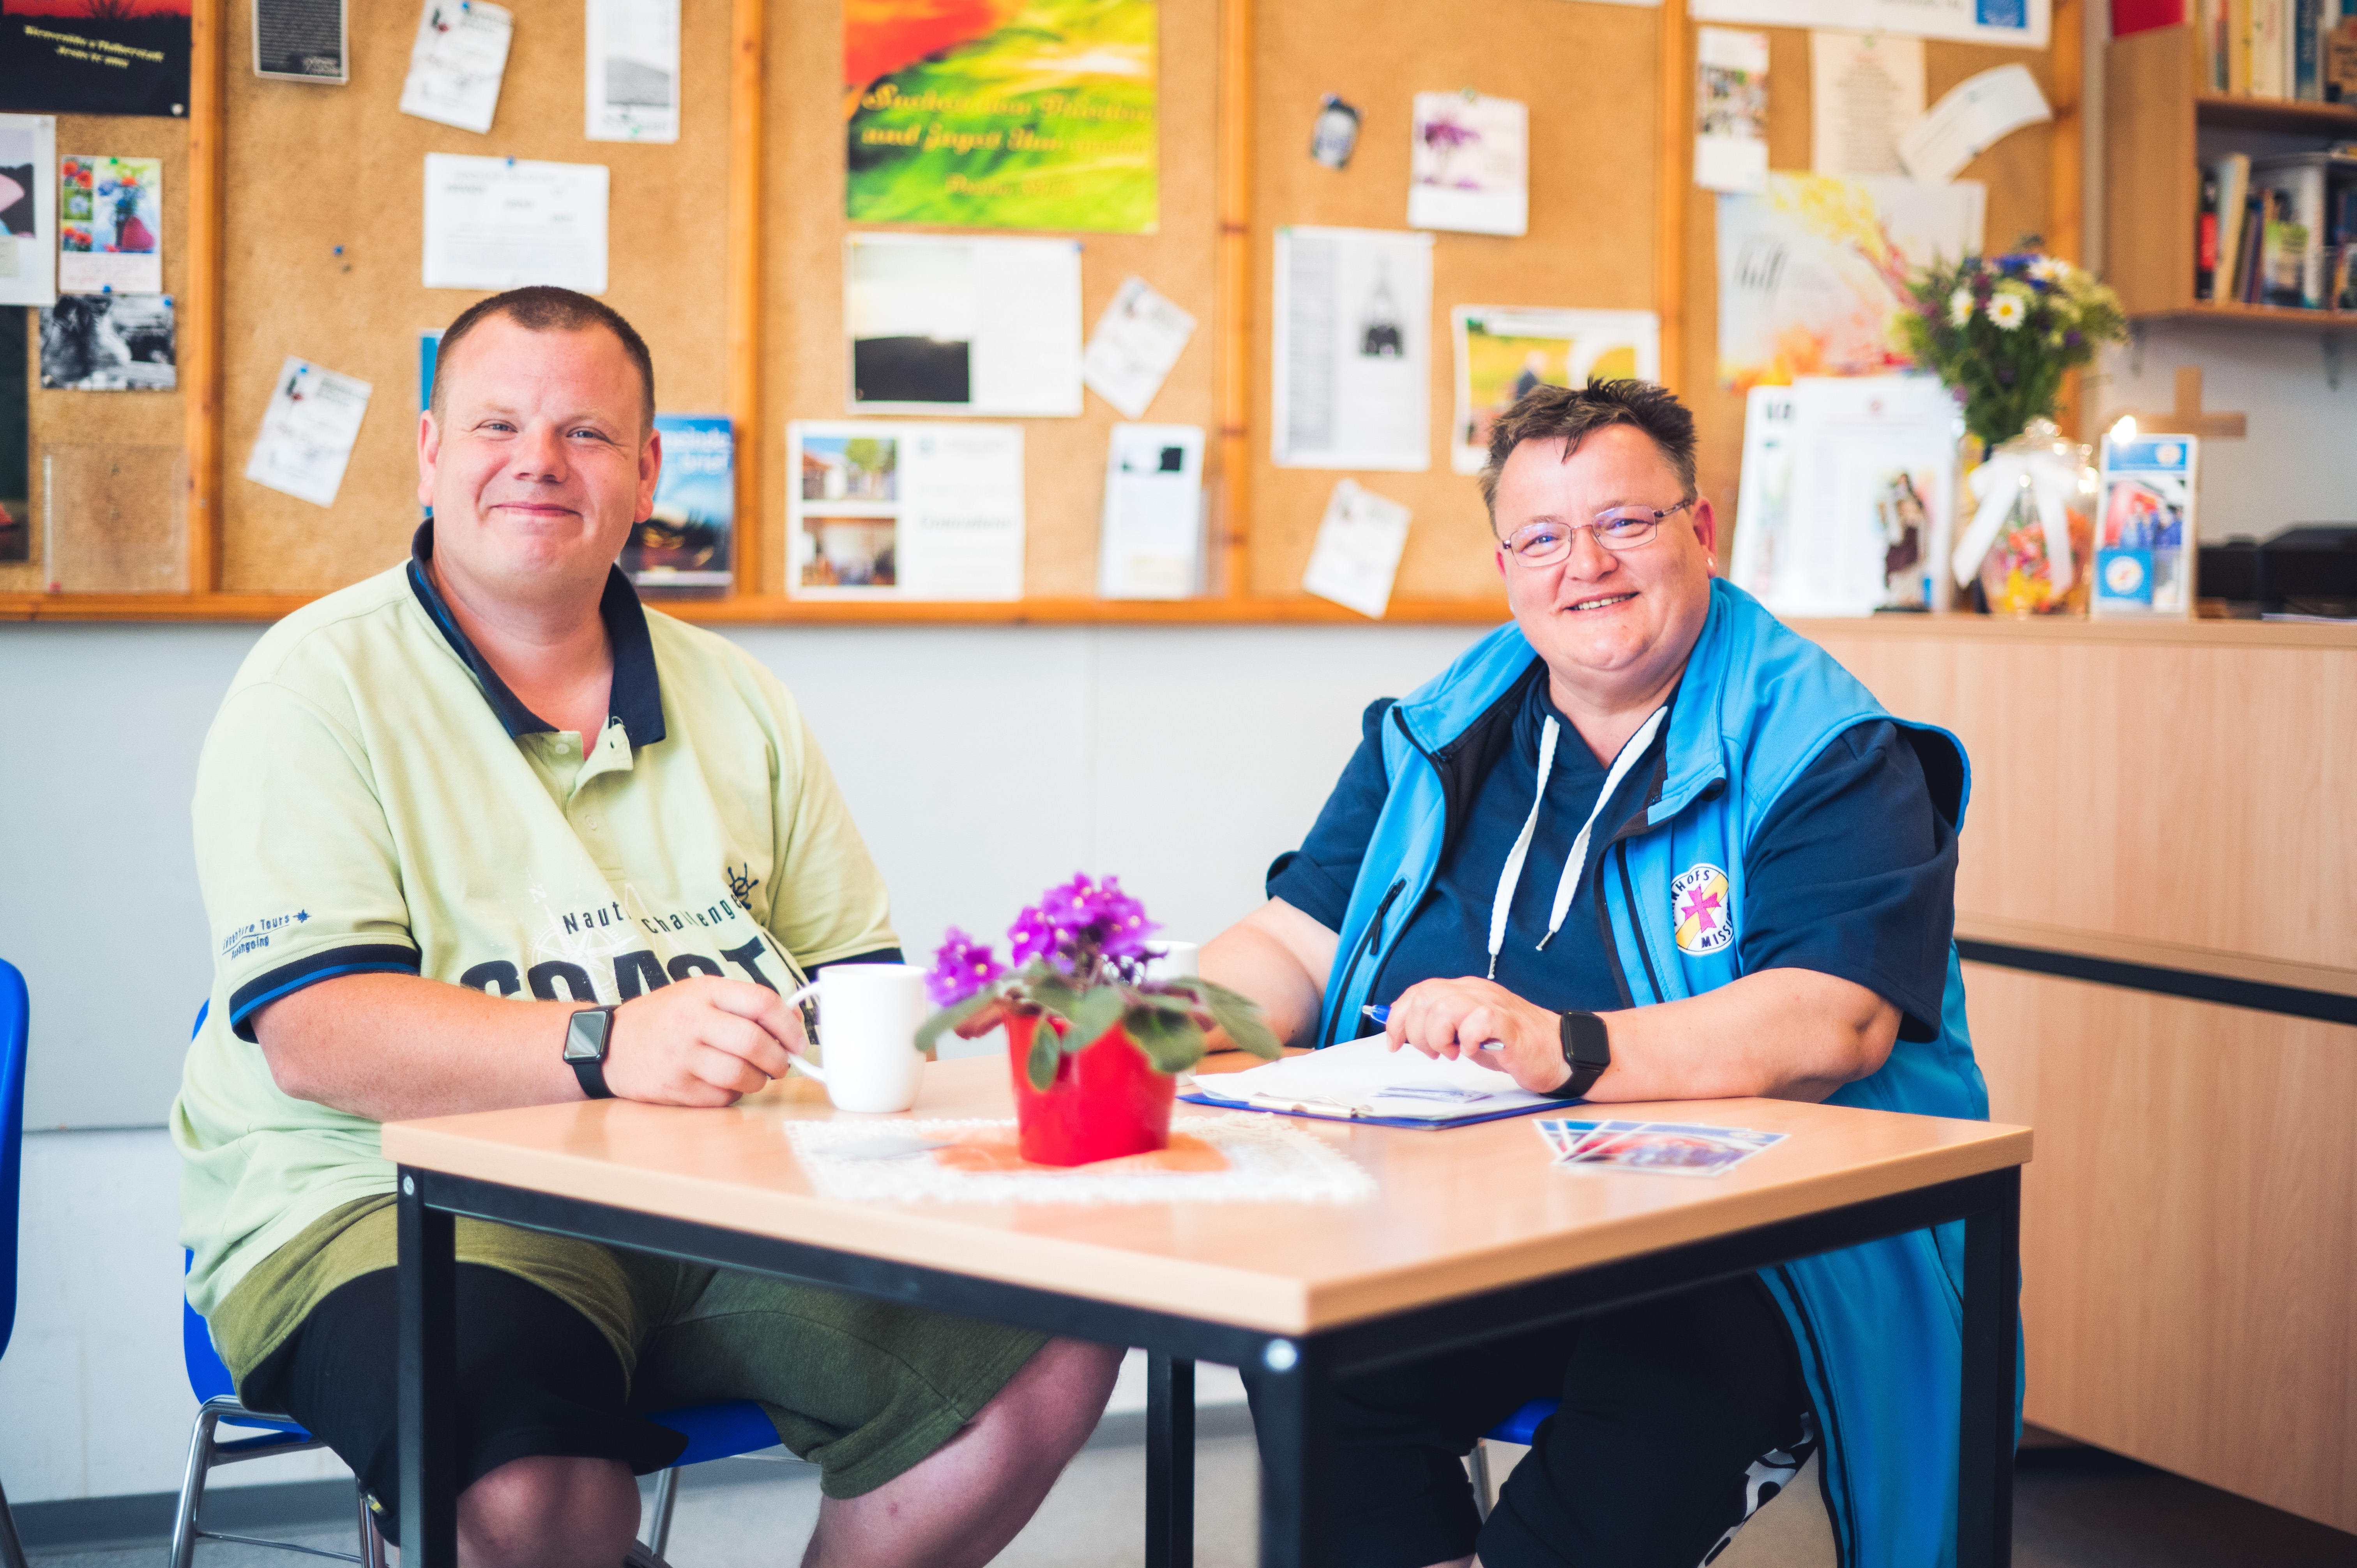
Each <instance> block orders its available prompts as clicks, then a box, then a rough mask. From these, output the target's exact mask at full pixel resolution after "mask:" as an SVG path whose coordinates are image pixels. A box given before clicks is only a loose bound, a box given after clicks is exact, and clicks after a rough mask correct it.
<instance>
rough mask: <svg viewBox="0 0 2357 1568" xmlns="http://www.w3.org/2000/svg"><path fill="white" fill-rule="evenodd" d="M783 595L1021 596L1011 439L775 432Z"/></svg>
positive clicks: (1019, 497)
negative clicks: (781, 464) (780, 468)
mask: <svg viewBox="0 0 2357 1568" xmlns="http://www.w3.org/2000/svg"><path fill="white" fill-rule="evenodd" d="M786 471H787V473H788V474H789V475H791V476H792V478H791V479H790V480H789V488H788V489H787V491H786V537H787V549H788V551H789V559H788V561H787V563H786V591H787V592H788V593H790V594H792V595H794V596H796V597H798V598H813V599H879V598H880V599H1019V598H1021V597H1022V596H1023V427H1022V426H1021V425H1019V424H898V423H894V422H891V421H886V420H796V421H794V422H793V423H791V424H788V425H787V426H786Z"/></svg>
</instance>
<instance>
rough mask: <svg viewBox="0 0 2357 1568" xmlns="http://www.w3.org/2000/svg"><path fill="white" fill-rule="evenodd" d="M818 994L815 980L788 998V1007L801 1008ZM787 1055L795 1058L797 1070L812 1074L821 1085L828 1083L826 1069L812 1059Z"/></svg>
mask: <svg viewBox="0 0 2357 1568" xmlns="http://www.w3.org/2000/svg"><path fill="white" fill-rule="evenodd" d="M817 993H818V982H817V981H815V980H813V981H812V982H811V983H809V984H808V985H805V986H803V987H802V989H801V990H800V991H797V992H795V993H793V994H792V995H791V996H789V997H787V998H786V1005H787V1006H789V1007H799V1006H801V1005H802V1001H803V999H804V998H806V997H809V996H813V995H815V994H817ZM786 1054H787V1055H788V1056H791V1058H794V1059H793V1065H794V1066H795V1067H796V1068H799V1069H801V1070H802V1071H803V1072H806V1073H808V1074H810V1076H811V1077H813V1078H814V1079H817V1080H818V1081H819V1082H821V1083H824V1082H825V1081H826V1069H824V1068H823V1067H821V1066H819V1065H818V1064H817V1063H816V1062H814V1061H813V1060H811V1059H810V1058H808V1057H806V1056H804V1055H802V1052H800V1051H789V1052H787V1053H786Z"/></svg>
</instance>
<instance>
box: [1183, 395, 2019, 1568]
mask: <svg viewBox="0 0 2357 1568" xmlns="http://www.w3.org/2000/svg"><path fill="white" fill-rule="evenodd" d="M1480 483H1481V490H1482V496H1483V499H1485V500H1486V501H1487V502H1488V503H1489V507H1490V514H1491V525H1492V528H1493V531H1494V533H1495V536H1496V538H1497V540H1498V547H1497V561H1498V569H1499V570H1500V572H1501V573H1502V574H1503V575H1504V577H1505V583H1506V595H1507V601H1508V603H1509V605H1510V606H1511V607H1512V610H1513V616H1514V620H1513V624H1512V625H1511V626H1504V627H1501V628H1498V629H1497V630H1496V631H1495V632H1492V633H1491V634H1490V635H1488V636H1487V637H1484V638H1483V639H1481V640H1480V641H1479V642H1477V643H1476V644H1474V646H1473V647H1472V648H1471V649H1470V650H1469V651H1467V652H1466V653H1465V654H1464V655H1463V656H1462V657H1461V658H1459V659H1458V660H1457V661H1456V662H1455V663H1454V664H1452V665H1450V666H1449V667H1448V669H1447V670H1445V671H1442V672H1441V673H1440V674H1439V675H1437V677H1435V678H1434V679H1433V680H1432V681H1430V682H1427V683H1426V685H1424V686H1423V687H1421V688H1420V689H1418V690H1417V691H1416V692H1415V693H1412V694H1411V695H1409V696H1408V697H1407V698H1405V700H1403V701H1400V702H1397V703H1394V702H1391V701H1388V700H1386V701H1383V702H1379V703H1375V704H1374V705H1373V706H1372V707H1370V708H1369V709H1368V710H1367V713H1366V716H1365V720H1364V738H1363V739H1362V741H1361V745H1360V747H1359V750H1358V753H1357V755H1356V756H1354V757H1352V758H1351V763H1350V766H1349V767H1348V768H1346V769H1345V770H1344V772H1343V775H1342V778H1341V780H1340V783H1339V784H1338V785H1337V786H1336V787H1335V789H1334V793H1333V795H1332V796H1331V797H1330V798H1329V800H1328V801H1327V803H1326V806H1325V809H1324V810H1323V811H1321V812H1320V813H1319V814H1318V821H1317V823H1316V825H1315V826H1314V827H1312V829H1311V830H1310V832H1309V836H1308V839H1307V840H1306V841H1305V842H1304V843H1303V844H1302V847H1301V849H1300V850H1299V851H1297V852H1296V853H1293V854H1286V855H1284V856H1281V857H1280V858H1279V859H1278V860H1277V862H1276V863H1275V865H1273V866H1272V867H1271V868H1270V872H1269V878H1268V892H1269V902H1268V903H1267V904H1266V905H1265V906H1263V907H1262V908H1260V909H1258V910H1256V911H1254V913H1253V914H1252V915H1251V916H1249V917H1248V918H1245V919H1244V920H1243V921H1242V922H1241V923H1240V924H1238V925H1237V926H1235V927H1233V928H1232V929H1230V930H1229V931H1228V932H1227V933H1225V934H1224V935H1223V936H1222V937H1221V938H1220V939H1219V940H1217V941H1216V942H1213V943H1212V944H1211V945H1210V946H1208V947H1207V948H1206V949H1205V950H1204V952H1203V955H1202V964H1203V972H1205V973H1206V974H1207V975H1211V976H1212V977H1213V978H1216V979H1219V980H1222V981H1224V982H1225V983H1228V984H1230V985H1232V986H1234V987H1236V988H1237V989H1239V990H1242V991H1243V992H1245V993H1248V994H1250V995H1252V996H1253V997H1254V998H1255V999H1256V1000H1257V1001H1259V1002H1260V1004H1262V1006H1263V1007H1264V1008H1265V1009H1266V1011H1267V1013H1268V1015H1269V1017H1270V1020H1271V1022H1272V1023H1273V1024H1274V1025H1275V1026H1276V1027H1277V1028H1278V1030H1279V1032H1280V1033H1281V1034H1284V1035H1286V1036H1287V1037H1288V1038H1289V1039H1290V1040H1291V1041H1292V1042H1293V1043H1296V1044H1305V1045H1319V1046H1323V1045H1330V1044H1332V1043H1334V1042H1336V1041H1339V1040H1347V1039H1351V1038H1354V1037H1356V1036H1359V1035H1361V1033H1364V1032H1365V1029H1364V1026H1361V1023H1360V1019H1361V1008H1362V1007H1363V1006H1365V1005H1367V1004H1376V1003H1381V1004H1388V1005H1389V1007H1390V1015H1389V1021H1388V1024H1387V1026H1386V1027H1387V1031H1388V1033H1389V1035H1390V1036H1391V1040H1392V1043H1393V1045H1394V1047H1402V1048H1406V1047H1412V1048H1414V1049H1416V1050H1421V1051H1424V1052H1426V1053H1428V1054H1431V1055H1436V1056H1457V1055H1459V1054H1463V1055H1466V1056H1469V1057H1470V1058H1473V1059H1475V1060H1478V1061H1481V1062H1484V1063H1485V1064H1488V1065H1491V1066H1493V1067H1495V1068H1497V1069H1499V1070H1501V1071H1503V1072H1507V1073H1511V1074H1512V1076H1513V1078H1514V1079H1515V1081H1516V1082H1518V1083H1519V1084H1521V1085H1522V1086H1523V1087H1524V1088H1526V1089H1531V1090H1540V1091H1543V1092H1546V1093H1551V1094H1556V1095H1559V1096H1562V1097H1564V1098H1566V1099H1570V1098H1578V1097H1584V1098H1586V1099H1587V1100H1590V1101H1599V1102H1609V1101H1658V1100H1682V1099H1715V1098H1721V1097H1727V1096H1738V1095H1773V1096H1781V1097H1784V1098H1790V1099H1799V1100H1813V1101H1836V1102H1839V1103H1842V1104H1849V1105H1865V1106H1873V1107H1878V1108H1880V1109H1884V1110H1893V1111H1912V1112H1925V1113H1929V1114H1936V1115H1942V1116H1958V1117H1974V1118H1986V1115H1987V1095H1986V1090H1985V1089H1984V1087H1983V1085H1982V1082H1981V1076H1980V1071H1979V1069H1977V1068H1976V1067H1975V1065H1974V1062H1973V1056H1972V1046H1971V1042H1970V1040H1969V1038H1968V1037H1967V1036H1966V1033H1965V1028H1964V992H1963V985H1962V981H1961V978H1960V974H1959V971H1958V969H1957V965H1956V962H1955V958H1954V953H1953V943H1952V936H1953V925H1954V898H1953V894H1954V883H1955V867H1956V834H1957V831H1958V830H1959V828H1960V827H1961V826H1962V824H1963V821H1964V796H1965V791H1966V771H1965V761H1964V752H1963V748H1962V747H1961V746H1958V745H1957V743H1956V741H1955V739H1954V737H1953V736H1950V735H1948V734H1947V733H1946V732H1944V731H1942V730H1938V729H1934V728H1932V727H1930V726H1928V725H1910V724H1907V723H1904V722H1901V721H1899V720H1895V719H1893V718H1892V717H1891V716H1890V715H1889V714H1886V713H1884V712H1883V710H1882V709H1881V707H1880V706H1879V705H1878V703H1876V702H1875V700H1874V698H1873V697H1872V696H1871V695H1870V694H1869V693H1867V690H1866V689H1865V688H1864V687H1863V686H1861V685H1860V684H1859V683H1858V682H1857V681H1856V680H1855V679H1853V678H1852V677H1851V676H1850V675H1849V673H1848V672H1847V671H1845V670H1843V669H1842V668H1841V666H1840V665H1838V664H1836V663H1835V661H1834V660H1832V659H1831V658H1829V657H1827V656H1826V655H1825V654H1824V652H1823V651H1822V650H1819V649H1818V648H1817V647H1815V645H1813V644H1812V643H1810V642H1807V641H1805V640H1803V639H1801V638H1799V637H1797V636H1795V635H1793V634H1792V632H1790V631H1788V630H1786V629H1785V628H1783V627H1782V626H1781V625H1779V624H1778V623H1777V621H1776V620H1775V619H1774V618H1772V617H1770V615H1769V614H1768V613H1767V612H1766V611H1765V610H1763V609H1761V608H1760V606H1759V604H1758V603H1757V602H1756V601H1755V600H1753V599H1752V598H1751V597H1750V596H1748V595H1746V594H1745V593H1743V592H1742V591H1741V590H1740V589H1738V588H1736V587H1734V586H1733V585H1730V584H1728V583H1726V582H1724V581H1720V580H1718V579H1717V578H1716V577H1715V576H1714V575H1713V569H1714V567H1715V565H1716V557H1715V554H1714V551H1715V548H1716V545H1717V523H1716V521H1715V520H1714V518H1713V516H1712V512H1711V506H1710V502H1709V501H1708V500H1706V499H1703V498H1702V497H1701V496H1700V495H1698V494H1697V492H1696V489H1695V435H1694V420H1693V416H1692V415H1691V414H1690V413H1687V411H1686V410H1685V409H1684V407H1682V406H1681V405H1680V404H1679V403H1678V402H1677V401H1676V400H1675V399H1674V398H1673V397H1672V396H1670V394H1669V393H1667V392H1664V391H1663V390H1662V389H1661V388H1659V387H1656V386H1652V385H1650V384H1646V383H1641V382H1636V381H1605V382H1595V383H1591V384H1590V385H1589V386H1587V388H1586V389H1584V390H1579V391H1572V390H1567V389H1565V388H1561V387H1541V388H1539V389H1537V390H1536V391H1534V392H1531V393H1530V394H1528V395H1527V396H1525V397H1524V398H1523V399H1522V400H1521V401H1520V402H1519V403H1516V404H1515V405H1514V407H1513V408H1512V410H1511V411H1510V412H1509V413H1507V414H1506V415H1505V416H1504V417H1502V418H1501V419H1500V420H1498V421H1497V422H1496V424H1494V426H1493V427H1492V431H1491V441H1490V456H1489V464H1488V466H1487V467H1485V468H1484V469H1483V471H1482V474H1481V479H1480ZM1488 1042H1495V1043H1496V1046H1495V1047H1494V1048H1489V1049H1483V1048H1480V1047H1483V1045H1484V1044H1485V1043H1488ZM1440 1135H1442V1136H1446V1134H1440ZM1962 1263H1963V1248H1962V1235H1961V1229H1960V1228H1958V1227H1949V1228H1945V1229H1943V1230H1942V1231H1921V1232H1917V1233H1915V1234H1912V1235H1909V1236H1903V1237H1899V1238H1895V1239H1893V1240H1887V1241H1880V1242H1875V1243H1872V1244H1870V1245H1867V1246H1863V1247H1857V1248H1851V1249H1848V1250H1846V1251H1840V1252H1835V1253H1830V1254H1827V1255H1825V1256H1824V1257H1819V1258H1813V1259H1809V1260H1806V1261H1804V1262H1798V1263H1793V1264H1789V1265H1786V1266H1784V1267H1781V1268H1777V1269H1772V1270H1767V1271H1763V1272H1762V1273H1759V1274H1757V1275H1747V1276H1745V1277H1743V1278H1741V1279H1738V1280H1736V1281H1733V1282H1727V1283H1720V1284H1716V1285H1710V1286H1705V1287H1702V1288H1700V1289H1697V1290H1694V1291H1690V1292H1687V1293H1685V1294H1682V1295H1679V1296H1676V1297H1673V1298H1671V1299H1669V1300H1666V1301H1662V1302H1655V1303H1649V1304H1646V1305H1641V1306H1637V1307H1631V1308H1628V1309H1624V1310H1622V1311H1620V1312H1616V1313H1611V1314H1609V1315H1605V1316H1598V1317H1593V1318H1588V1319H1585V1320H1582V1321H1581V1322H1580V1323H1578V1324H1577V1325H1576V1326H1574V1327H1572V1328H1570V1329H1567V1330H1566V1329H1550V1330H1547V1331H1544V1332H1542V1333H1537V1334H1533V1335H1528V1336H1524V1337H1521V1338H1518V1339H1515V1340H1512V1341H1509V1342H1502V1343H1499V1344H1496V1345H1493V1346H1490V1347H1486V1348H1480V1349H1477V1350H1472V1351H1466V1352H1457V1353H1451V1354H1448V1355H1445V1356H1442V1357H1438V1358H1435V1359H1431V1360H1427V1361H1426V1362H1423V1363H1420V1364H1417V1365H1415V1366H1412V1367H1409V1368H1406V1369H1396V1370H1388V1371H1384V1372H1383V1373H1381V1374H1378V1375H1374V1376H1371V1377H1368V1378H1364V1379H1361V1380H1355V1381H1351V1382H1349V1383H1346V1384H1345V1385H1344V1386H1343V1387H1342V1389H1341V1390H1340V1391H1339V1395H1338V1399H1337V1402H1336V1404H1337V1411H1338V1417H1337V1419H1338V1431H1337V1434H1336V1442H1337V1447H1336V1451H1335V1463H1334V1466H1333V1473H1334V1476H1335V1477H1336V1480H1335V1486H1336V1488H1337V1492H1336V1497H1335V1498H1334V1518H1335V1520H1336V1530H1337V1539H1336V1541H1335V1552H1334V1556H1335V1561H1336V1562H1338V1563H1348V1564H1350V1565H1351V1568H1427V1565H1430V1564H1441V1563H1455V1564H1463V1563H1471V1562H1473V1561H1474V1560H1475V1554H1476V1553H1477V1552H1478V1554H1479V1560H1480V1562H1481V1563H1484V1564H1487V1568H1528V1565H1538V1564H1558V1563H1577V1564H1581V1565H1586V1564H1594V1563H1609V1564H1611V1565H1613V1568H1699V1565H1700V1564H1702V1563H1708V1562H1710V1561H1711V1560H1712V1559H1713V1558H1715V1557H1717V1555H1718V1554H1719V1553H1720V1552H1722V1551H1724V1550H1725V1549H1726V1547H1727V1543H1728V1542H1729V1541H1731V1540H1732V1539H1733V1537H1734V1535H1735V1532H1736V1531H1737V1530H1739V1529H1740V1528H1741V1527H1742V1526H1743V1524H1744V1522H1745V1521H1746V1520H1748V1519H1749V1518H1750V1516H1751V1514H1752V1513H1753V1512H1754V1510H1756V1509H1758V1508H1759V1507H1760V1504H1761V1503H1763V1502H1764V1501H1766V1500H1767V1499H1769V1498H1772V1497H1773V1496H1775V1495H1776V1493H1777V1492H1778V1491H1779V1490H1781V1488H1782V1487H1785V1486H1786V1485H1787V1484H1789V1483H1791V1482H1792V1480H1793V1478H1794V1477H1796V1476H1803V1475H1805V1476H1807V1477H1809V1478H1810V1479H1811V1481H1812V1482H1813V1488H1814V1489H1815V1490H1816V1491H1817V1492H1818V1493H1819V1495H1820V1496H1821V1498H1822V1508H1823V1510H1824V1514H1825V1516H1826V1518H1827V1520H1829V1522H1830V1525H1831V1530H1832V1535H1833V1540H1834V1552H1835V1560H1836V1561H1837V1562H1838V1563H1841V1564H1844V1565H1846V1568H1919V1565H1931V1564H1937V1563H1943V1562H1946V1561H1949V1560H1951V1559H1952V1557H1953V1544H1952V1542H1953V1518H1954V1496H1953V1490H1954V1478H1955V1475H1956V1455H1955V1446H1954V1445H1955V1440H1956V1430H1957V1428H1956V1403H1957V1400H1958V1397H1959V1395H1958V1388H1959V1381H1960V1371H1959V1362H1960V1357H1961V1338H1960V1325H1961V1321H1962V1307H1961V1301H1962V1296H1961V1280H1962V1273H1961V1270H1962ZM1558 1391H1559V1392H1560V1393H1561V1395H1562V1397H1563V1400H1564V1404H1563V1408H1562V1409H1561V1411H1560V1412H1558V1413H1557V1414H1556V1415H1555V1417H1554V1418H1553V1419H1552V1420H1550V1421H1549V1422H1548V1423H1546V1424H1545V1425H1544V1426H1543V1427H1541V1428H1540V1431H1539V1434H1538V1438H1537V1441H1536V1444H1535V1445H1534V1449H1533V1451H1532V1454H1531V1456H1530V1457H1529V1458H1528V1459H1526V1460H1525V1461H1524V1462H1523V1464H1522V1465H1520V1466H1517V1467H1516V1468H1515V1470H1514V1472H1513V1474H1512V1477H1509V1479H1508V1481H1507V1483H1506V1486H1505V1487H1504V1489H1503V1491H1502V1493H1501V1497H1500V1498H1499V1502H1498V1507H1497V1509H1496V1510H1495V1511H1494V1512H1493V1513H1492V1514H1491V1518H1490V1520H1489V1521H1488V1522H1487V1523H1486V1524H1484V1523H1482V1522H1481V1521H1480V1519H1479V1518H1478V1516H1477V1515H1476V1513H1475V1511H1474V1508H1473V1504H1472V1499H1471V1495H1470V1491H1469V1487H1468V1485H1467V1482H1466V1479H1465V1475H1464V1471H1463V1469H1462V1467H1461V1466H1460V1464H1459V1458H1460V1456H1461V1455H1464V1454H1465V1453H1466V1452H1468V1451H1469V1449H1470V1447H1471V1446H1472V1444H1473V1442H1474V1440H1475V1439H1476V1438H1477V1437H1478V1436H1479V1434H1481V1433H1482V1432H1484V1431H1486V1430H1487V1429H1488V1428H1489V1427H1490V1426H1491V1425H1492V1424H1493V1423H1496V1422H1497V1421H1499V1420H1500V1419H1501V1418H1502V1417H1503V1416H1505V1415H1506V1414H1507V1413H1508V1412H1511V1411H1512V1410H1513V1409H1514V1408H1515V1407H1516V1406H1517V1405H1519V1404H1521V1403H1522V1402H1524V1401H1525V1400H1528V1399H1531V1398H1533V1397H1535V1396H1537V1395H1539V1394H1543V1393H1553V1392H1558ZM1812 1459H1814V1460H1815V1461H1816V1463H1815V1464H1814V1465H1813V1466H1812V1465H1811V1464H1810V1461H1811V1460H1812ZM1793 1502H1794V1503H1796V1504H1803V1505H1804V1506H1814V1504H1813V1499H1804V1498H1803V1497H1802V1496H1799V1495H1796V1496H1795V1497H1794V1498H1793Z"/></svg>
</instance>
